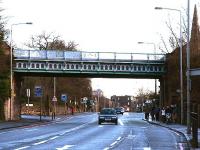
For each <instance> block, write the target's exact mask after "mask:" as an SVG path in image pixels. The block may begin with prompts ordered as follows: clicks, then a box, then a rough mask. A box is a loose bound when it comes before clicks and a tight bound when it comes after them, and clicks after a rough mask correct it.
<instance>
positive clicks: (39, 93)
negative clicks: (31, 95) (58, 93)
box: [35, 86, 42, 97]
mask: <svg viewBox="0 0 200 150" xmlns="http://www.w3.org/2000/svg"><path fill="white" fill-rule="evenodd" d="M35 96H36V97H42V87H41V86H35Z"/></svg>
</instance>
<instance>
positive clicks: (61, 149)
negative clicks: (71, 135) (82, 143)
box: [56, 145, 74, 150]
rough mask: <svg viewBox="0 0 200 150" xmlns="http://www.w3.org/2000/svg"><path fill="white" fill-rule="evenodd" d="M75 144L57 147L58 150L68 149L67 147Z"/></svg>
mask: <svg viewBox="0 0 200 150" xmlns="http://www.w3.org/2000/svg"><path fill="white" fill-rule="evenodd" d="M73 146H74V145H65V146H63V147H60V148H56V149H57V150H66V149H69V148H70V147H73Z"/></svg>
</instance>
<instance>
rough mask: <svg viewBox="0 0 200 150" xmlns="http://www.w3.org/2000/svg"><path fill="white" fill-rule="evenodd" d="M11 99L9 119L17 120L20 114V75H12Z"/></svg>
mask: <svg viewBox="0 0 200 150" xmlns="http://www.w3.org/2000/svg"><path fill="white" fill-rule="evenodd" d="M13 86H14V89H13V93H14V95H13V99H12V102H11V120H19V119H20V115H21V103H20V93H21V87H22V77H20V76H16V75H14V76H13Z"/></svg>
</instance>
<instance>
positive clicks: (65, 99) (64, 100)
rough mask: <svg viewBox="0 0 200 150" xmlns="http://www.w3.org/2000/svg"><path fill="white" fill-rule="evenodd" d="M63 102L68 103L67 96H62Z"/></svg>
mask: <svg viewBox="0 0 200 150" xmlns="http://www.w3.org/2000/svg"><path fill="white" fill-rule="evenodd" d="M61 101H63V102H66V101H67V94H62V95H61Z"/></svg>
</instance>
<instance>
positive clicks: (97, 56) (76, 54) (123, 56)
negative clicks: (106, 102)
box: [13, 49, 165, 62]
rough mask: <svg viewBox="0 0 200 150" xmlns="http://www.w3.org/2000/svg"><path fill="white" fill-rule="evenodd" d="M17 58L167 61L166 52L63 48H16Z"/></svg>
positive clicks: (15, 55) (15, 54)
mask: <svg viewBox="0 0 200 150" xmlns="http://www.w3.org/2000/svg"><path fill="white" fill-rule="evenodd" d="M13 54H14V57H15V58H16V59H24V60H68V61H101V60H102V61H105V60H107V61H127V62H130V61H131V62H132V61H140V60H141V61H165V55H164V54H156V55H155V54H151V53H116V52H83V51H61V50H21V49H15V50H14V53H13Z"/></svg>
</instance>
